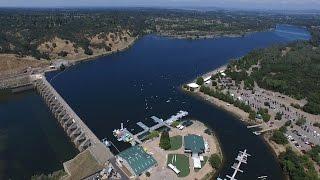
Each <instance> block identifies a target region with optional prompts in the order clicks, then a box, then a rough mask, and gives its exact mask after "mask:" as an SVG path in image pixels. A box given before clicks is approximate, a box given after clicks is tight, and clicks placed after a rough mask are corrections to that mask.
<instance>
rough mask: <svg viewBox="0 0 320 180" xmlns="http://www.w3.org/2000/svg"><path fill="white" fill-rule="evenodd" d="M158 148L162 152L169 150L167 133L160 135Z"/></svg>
mask: <svg viewBox="0 0 320 180" xmlns="http://www.w3.org/2000/svg"><path fill="white" fill-rule="evenodd" d="M159 146H160V147H161V148H162V149H164V150H168V149H170V148H171V144H170V137H169V132H168V131H163V132H162V133H161V137H160V143H159Z"/></svg>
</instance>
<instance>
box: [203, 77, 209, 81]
mask: <svg viewBox="0 0 320 180" xmlns="http://www.w3.org/2000/svg"><path fill="white" fill-rule="evenodd" d="M210 79H211V76H208V77H205V78H203V80H204V81H208V80H210Z"/></svg>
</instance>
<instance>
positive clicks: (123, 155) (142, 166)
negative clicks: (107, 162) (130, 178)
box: [118, 146, 157, 176]
mask: <svg viewBox="0 0 320 180" xmlns="http://www.w3.org/2000/svg"><path fill="white" fill-rule="evenodd" d="M118 159H119V160H120V162H121V163H123V164H124V165H125V166H126V167H127V168H128V169H129V170H130V171H131V173H132V174H134V175H135V176H139V175H141V174H142V173H144V172H146V171H148V170H149V169H150V168H152V167H153V166H155V165H157V161H156V160H155V159H154V158H153V157H152V156H151V155H150V154H148V153H146V152H145V151H144V149H143V148H142V147H141V146H132V147H130V148H128V149H126V150H124V151H122V152H120V153H119V154H118Z"/></svg>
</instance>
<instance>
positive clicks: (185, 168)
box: [167, 154, 190, 177]
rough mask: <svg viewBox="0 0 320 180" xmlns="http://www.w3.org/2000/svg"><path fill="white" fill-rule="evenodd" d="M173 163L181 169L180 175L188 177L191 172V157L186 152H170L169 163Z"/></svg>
mask: <svg viewBox="0 0 320 180" xmlns="http://www.w3.org/2000/svg"><path fill="white" fill-rule="evenodd" d="M169 163H171V164H173V165H174V166H176V167H177V169H179V170H180V173H179V175H178V177H186V176H188V175H189V173H190V169H189V158H188V157H187V156H186V155H184V154H168V162H167V164H169Z"/></svg>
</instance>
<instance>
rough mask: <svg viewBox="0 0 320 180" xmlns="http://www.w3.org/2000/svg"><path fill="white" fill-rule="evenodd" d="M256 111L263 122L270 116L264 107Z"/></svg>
mask: <svg viewBox="0 0 320 180" xmlns="http://www.w3.org/2000/svg"><path fill="white" fill-rule="evenodd" d="M257 113H258V114H260V115H261V117H262V119H263V121H264V122H268V121H269V120H270V118H271V115H270V114H269V113H268V109H266V108H260V109H259V110H258V112H257Z"/></svg>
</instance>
